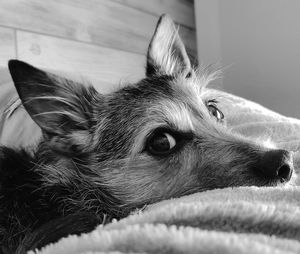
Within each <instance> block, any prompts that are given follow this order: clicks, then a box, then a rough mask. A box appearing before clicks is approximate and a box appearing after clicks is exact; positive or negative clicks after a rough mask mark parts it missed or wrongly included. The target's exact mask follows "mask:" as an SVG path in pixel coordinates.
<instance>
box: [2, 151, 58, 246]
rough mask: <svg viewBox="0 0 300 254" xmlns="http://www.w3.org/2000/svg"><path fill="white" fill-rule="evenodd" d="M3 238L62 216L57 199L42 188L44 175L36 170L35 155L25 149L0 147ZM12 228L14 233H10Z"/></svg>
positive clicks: (16, 235) (16, 234)
mask: <svg viewBox="0 0 300 254" xmlns="http://www.w3.org/2000/svg"><path fill="white" fill-rule="evenodd" d="M0 158H1V159H0V171H1V172H0V177H1V178H0V179H1V180H0V186H1V189H0V201H1V205H0V209H1V210H0V212H1V219H0V227H1V233H0V234H1V236H0V237H1V238H2V239H1V240H2V241H5V239H4V238H5V237H6V236H10V237H11V235H12V234H13V235H14V236H15V238H18V234H20V235H22V234H24V233H26V231H27V230H30V229H32V228H35V227H38V226H39V225H41V224H43V223H45V222H47V221H49V220H51V219H53V218H55V217H58V216H59V211H58V210H57V209H56V206H55V202H56V201H55V200H51V199H50V197H49V195H47V193H45V192H43V191H42V190H41V177H40V175H39V174H37V173H36V172H35V171H34V168H35V164H36V161H35V158H34V157H33V156H31V155H30V154H29V153H27V152H26V151H24V150H20V151H16V150H13V149H10V148H6V147H1V150H0ZM11 231H12V232H11Z"/></svg>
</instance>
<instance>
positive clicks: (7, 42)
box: [0, 27, 16, 67]
mask: <svg viewBox="0 0 300 254" xmlns="http://www.w3.org/2000/svg"><path fill="white" fill-rule="evenodd" d="M0 38H1V39H0V66H4V67H6V66H7V61H8V60H9V59H11V58H16V51H15V36H14V31H13V30H12V29H7V28H2V27H0Z"/></svg>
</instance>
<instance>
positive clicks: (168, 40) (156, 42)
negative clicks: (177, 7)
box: [146, 14, 191, 77]
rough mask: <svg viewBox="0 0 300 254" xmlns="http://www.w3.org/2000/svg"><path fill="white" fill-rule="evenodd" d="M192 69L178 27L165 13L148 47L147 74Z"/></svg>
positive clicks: (168, 73)
mask: <svg viewBox="0 0 300 254" xmlns="http://www.w3.org/2000/svg"><path fill="white" fill-rule="evenodd" d="M190 69H191V63H190V60H189V57H188V55H187V52H186V49H185V47H184V45H183V42H182V40H181V39H180V37H179V34H178V29H177V28H176V26H175V24H174V22H173V21H172V19H171V18H170V17H169V16H168V15H166V14H163V15H162V16H161V17H160V19H159V21H158V23H157V26H156V29H155V32H154V35H153V37H152V39H151V42H150V45H149V48H148V53H147V66H146V76H147V77H151V76H155V75H176V74H179V73H183V74H184V73H188V72H189V71H190Z"/></svg>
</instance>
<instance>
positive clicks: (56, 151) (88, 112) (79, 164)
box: [9, 16, 293, 207]
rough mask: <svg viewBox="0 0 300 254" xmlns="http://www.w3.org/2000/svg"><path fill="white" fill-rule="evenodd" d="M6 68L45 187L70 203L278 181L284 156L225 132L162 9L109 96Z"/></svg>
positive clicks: (284, 175) (205, 79) (137, 200)
mask: <svg viewBox="0 0 300 254" xmlns="http://www.w3.org/2000/svg"><path fill="white" fill-rule="evenodd" d="M9 68H10V72H11V75H12V78H13V80H14V83H15V86H16V88H17V91H18V93H19V96H20V98H21V100H22V102H23V105H24V107H25V108H26V110H27V111H28V113H29V114H30V116H31V117H32V118H33V120H34V121H35V122H36V123H37V124H38V125H39V126H40V127H41V129H42V131H43V134H44V141H43V142H42V143H41V145H40V148H39V149H38V152H37V157H38V158H39V167H38V168H37V170H39V171H40V172H41V174H42V175H43V177H44V185H45V186H54V187H57V188H59V187H61V186H63V190H64V191H66V190H67V192H68V193H69V194H70V195H71V198H70V200H72V202H73V203H72V204H75V203H76V202H78V203H80V202H81V203H80V204H83V203H82V202H83V200H84V201H85V205H86V206H90V207H92V206H93V204H94V203H92V201H93V202H94V201H95V200H103V202H108V200H109V202H110V203H111V205H112V206H113V205H114V204H118V207H120V206H123V207H136V206H140V205H143V204H147V203H153V202H156V201H159V200H162V199H167V198H170V197H179V196H182V195H185V194H189V193H194V192H198V191H204V190H208V189H213V188H222V187H227V186H246V185H256V186H275V185H278V184H280V183H282V182H288V181H289V180H290V178H291V175H292V171H293V166H292V162H291V155H290V153H288V152H287V151H283V150H270V149H268V148H265V147H264V146H262V145H260V144H257V143H254V142H251V141H249V140H247V139H246V138H242V137H240V136H238V135H236V134H233V133H231V132H230V131H229V130H228V129H227V128H226V126H225V124H224V121H225V119H226V116H224V115H223V113H222V112H221V110H220V109H219V108H218V102H217V99H216V98H211V97H210V93H209V92H207V91H208V90H207V89H206V85H207V84H208V83H209V81H211V80H212V79H214V78H215V76H216V73H210V74H209V73H198V72H197V71H195V70H193V68H192V66H191V63H190V60H189V58H188V56H187V53H186V50H185V47H184V45H183V43H182V41H181V39H180V37H179V35H178V32H177V29H176V27H175V25H174V23H173V22H172V21H171V19H170V18H169V17H168V16H162V17H161V19H160V21H159V22H158V25H157V28H156V31H155V34H154V36H153V38H152V40H151V43H150V46H149V49H148V53H147V66H146V78H145V79H143V80H141V81H139V82H138V83H136V84H132V85H128V86H126V87H124V88H122V89H120V90H118V91H116V92H113V93H111V94H107V95H103V94H100V93H98V92H97V91H96V90H95V89H94V88H92V87H86V86H84V85H82V84H79V83H76V82H73V81H70V80H67V79H64V78H60V77H58V76H56V75H53V74H50V73H46V72H44V71H41V70H38V69H36V68H34V67H32V66H30V65H28V64H25V63H23V62H19V61H16V60H14V61H10V63H9Z"/></svg>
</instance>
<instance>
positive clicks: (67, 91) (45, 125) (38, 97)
mask: <svg viewBox="0 0 300 254" xmlns="http://www.w3.org/2000/svg"><path fill="white" fill-rule="evenodd" d="M8 65H9V70H10V74H11V76H12V79H13V81H14V84H15V87H16V89H17V92H18V94H19V96H20V99H21V101H22V103H23V105H24V107H25V109H26V110H27V112H28V113H29V115H30V116H31V117H32V119H33V120H34V121H35V122H36V123H37V124H38V125H39V126H40V127H41V129H42V130H43V132H44V133H46V134H50V135H52V136H53V135H60V136H61V135H64V134H67V133H70V132H72V131H73V132H74V131H75V132H76V131H85V130H89V128H90V120H91V118H92V117H91V116H90V114H91V112H92V110H91V107H92V103H91V101H93V97H94V96H95V94H96V93H97V92H96V91H95V90H94V89H92V88H86V87H84V86H83V85H81V84H78V83H76V82H74V81H70V80H68V79H64V78H60V77H58V76H56V75H54V74H50V73H48V72H45V71H42V70H39V69H37V68H35V67H33V66H31V65H29V64H27V63H24V62H21V61H18V60H10V61H9V64H8Z"/></svg>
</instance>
